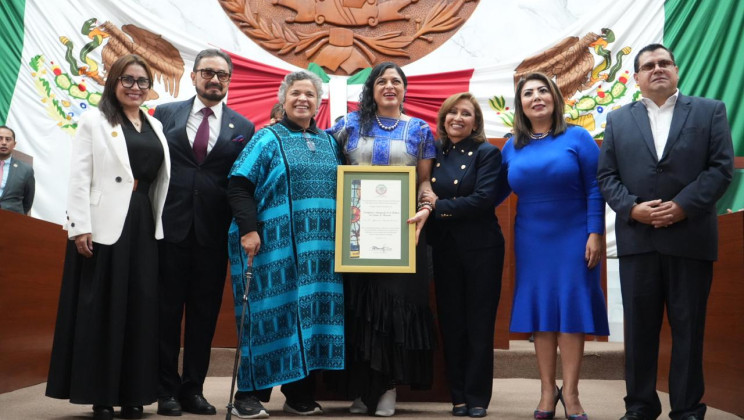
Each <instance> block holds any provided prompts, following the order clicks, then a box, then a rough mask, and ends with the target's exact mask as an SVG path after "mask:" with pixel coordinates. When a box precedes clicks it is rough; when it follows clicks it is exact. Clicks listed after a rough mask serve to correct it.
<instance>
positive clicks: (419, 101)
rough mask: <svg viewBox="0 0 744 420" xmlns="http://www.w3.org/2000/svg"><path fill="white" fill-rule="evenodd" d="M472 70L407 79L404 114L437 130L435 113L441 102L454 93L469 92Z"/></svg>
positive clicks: (432, 129)
mask: <svg viewBox="0 0 744 420" xmlns="http://www.w3.org/2000/svg"><path fill="white" fill-rule="evenodd" d="M472 78H473V69H469V70H459V71H452V72H448V73H436V74H423V75H418V76H409V77H408V91H407V92H406V101H405V103H404V104H403V107H404V108H405V110H406V114H408V115H410V116H412V117H418V118H421V119H422V120H424V121H426V122H427V123H429V126H430V127H431V131H432V132H434V133H435V135H436V130H437V112H439V107H440V106H442V102H444V100H445V99H447V98H449V97H450V96H452V95H454V94H455V93H460V92H467V91H468V90H470V79H472Z"/></svg>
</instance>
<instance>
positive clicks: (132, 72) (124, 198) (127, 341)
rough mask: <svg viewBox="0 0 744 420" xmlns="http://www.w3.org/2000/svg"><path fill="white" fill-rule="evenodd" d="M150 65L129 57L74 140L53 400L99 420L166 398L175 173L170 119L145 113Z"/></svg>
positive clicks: (134, 412) (117, 66)
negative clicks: (161, 346)
mask: <svg viewBox="0 0 744 420" xmlns="http://www.w3.org/2000/svg"><path fill="white" fill-rule="evenodd" d="M152 80H153V79H152V72H151V71H150V66H149V65H148V64H147V63H146V62H145V60H143V59H142V58H141V57H139V56H137V55H133V54H130V55H125V56H123V57H121V58H119V59H118V60H116V62H114V64H113V65H112V66H111V67H110V68H109V70H108V75H107V79H106V84H105V85H104V89H103V94H102V97H101V102H100V104H99V106H98V108H97V109H95V108H93V109H91V110H89V111H87V112H86V113H85V114H83V116H82V117H81V118H80V121H79V123H78V128H77V133H76V135H75V139H74V140H73V142H72V161H71V165H70V168H71V173H70V184H69V192H68V196H67V224H66V226H65V229H67V232H68V236H69V238H70V240H69V241H68V243H67V253H66V255H65V264H64V273H63V276H62V289H61V292H60V298H59V310H58V313H57V325H56V327H55V330H54V345H53V348H52V358H51V365H50V367H49V378H48V381H47V389H46V395H47V396H49V397H53V398H62V399H69V400H70V402H72V403H75V404H93V418H94V419H96V420H111V419H113V417H114V411H113V410H114V409H113V407H114V406H121V412H120V413H119V417H121V418H124V419H139V418H142V406H144V405H148V404H151V403H153V402H154V401H155V400H156V399H157V388H158V324H157V319H158V254H157V251H158V246H157V239H160V238H162V237H163V224H162V221H161V216H162V214H163V206H164V205H165V197H166V193H167V191H168V180H169V177H170V157H169V155H168V143H167V141H166V140H165V136H164V135H163V130H162V126H161V125H160V122H159V121H158V120H156V119H154V118H152V117H150V116H149V115H148V114H147V113H146V112H143V111H142V110H141V109H140V106H141V105H142V103H143V102H144V101H145V98H146V97H147V94H148V93H149V92H150V89H151V88H152Z"/></svg>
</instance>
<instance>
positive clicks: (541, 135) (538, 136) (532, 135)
mask: <svg viewBox="0 0 744 420" xmlns="http://www.w3.org/2000/svg"><path fill="white" fill-rule="evenodd" d="M552 132H553V130H548V131H546V132H544V133H533V132H531V131H530V138H531V139H532V140H542V139H544V138H545V137H548V136H549V135H550V133H552Z"/></svg>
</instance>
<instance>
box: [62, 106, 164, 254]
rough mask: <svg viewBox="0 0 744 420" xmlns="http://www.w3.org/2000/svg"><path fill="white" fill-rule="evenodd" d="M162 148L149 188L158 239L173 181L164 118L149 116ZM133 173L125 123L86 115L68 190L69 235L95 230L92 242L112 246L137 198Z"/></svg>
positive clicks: (77, 138)
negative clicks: (123, 129) (171, 181)
mask: <svg viewBox="0 0 744 420" xmlns="http://www.w3.org/2000/svg"><path fill="white" fill-rule="evenodd" d="M144 115H145V117H146V118H147V120H148V121H149V122H150V125H151V126H152V128H153V131H154V132H155V134H157V136H158V139H160V144H162V146H163V152H164V153H163V156H164V160H163V164H162V165H161V166H160V170H159V171H158V175H157V178H156V179H155V181H154V182H153V184H152V186H151V187H150V201H151V202H152V207H153V208H152V214H153V218H154V220H155V239H162V238H163V222H162V215H163V206H164V205H165V196H166V194H167V192H168V182H169V181H170V153H169V152H168V141H167V140H166V139H165V136H164V135H163V126H162V124H161V123H160V121H158V120H156V119H155V118H152V117H150V116H149V115H147V114H146V113H145V114H144ZM133 187H134V176H133V175H132V168H131V167H130V166H129V154H128V153H127V145H126V141H125V140H124V133H123V132H122V129H121V125H116V126H112V125H111V124H109V122H108V121H106V118H105V117H104V116H103V114H102V113H101V112H100V111H99V110H97V109H95V110H90V111H88V112H86V113H84V114H83V115H82V116H81V117H80V120H79V121H78V128H77V133H76V135H75V138H74V140H73V142H72V160H71V165H70V185H69V190H68V194H67V224H66V225H65V227H64V228H65V229H66V230H67V234H68V237H69V238H70V239H73V238H74V237H76V236H78V235H81V234H83V233H91V234H92V235H93V241H94V242H97V243H100V244H103V245H111V244H113V243H115V242H116V241H118V240H119V237H120V236H121V232H122V230H123V228H124V220H125V219H126V217H127V211H128V210H129V200H130V199H131V197H132V188H133Z"/></svg>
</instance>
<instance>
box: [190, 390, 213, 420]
mask: <svg viewBox="0 0 744 420" xmlns="http://www.w3.org/2000/svg"><path fill="white" fill-rule="evenodd" d="M181 409H182V410H183V411H187V412H189V413H192V414H208V415H214V414H217V409H215V408H214V406H213V405H212V404H210V403H209V401H207V400H206V399H204V396H203V395H201V394H194V395H189V396H186V397H182V398H181Z"/></svg>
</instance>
